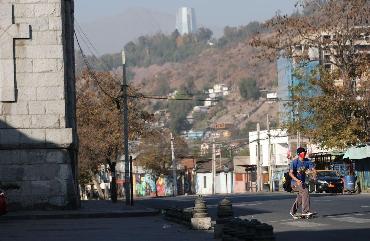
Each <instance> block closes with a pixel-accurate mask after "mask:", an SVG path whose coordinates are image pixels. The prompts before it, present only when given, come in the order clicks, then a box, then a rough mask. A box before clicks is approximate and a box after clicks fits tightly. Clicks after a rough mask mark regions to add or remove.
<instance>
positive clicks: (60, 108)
mask: <svg viewBox="0 0 370 241" xmlns="http://www.w3.org/2000/svg"><path fill="white" fill-rule="evenodd" d="M65 109H66V106H65V102H64V101H63V100H55V101H45V110H46V114H60V115H65Z"/></svg>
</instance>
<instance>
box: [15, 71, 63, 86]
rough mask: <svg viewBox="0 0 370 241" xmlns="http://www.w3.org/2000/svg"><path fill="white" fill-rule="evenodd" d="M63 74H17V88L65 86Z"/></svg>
mask: <svg viewBox="0 0 370 241" xmlns="http://www.w3.org/2000/svg"><path fill="white" fill-rule="evenodd" d="M63 79H64V73H63V72H51V73H48V72H45V73H30V74H23V73H19V74H17V86H18V87H22V88H25V87H26V88H35V87H58V86H63Z"/></svg>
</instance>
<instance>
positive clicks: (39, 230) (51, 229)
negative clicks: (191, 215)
mask: <svg viewBox="0 0 370 241" xmlns="http://www.w3.org/2000/svg"><path fill="white" fill-rule="evenodd" d="M84 240H86V241H107V240H108V241H163V240H176V241H177V240H178V241H212V240H213V236H212V233H211V232H210V231H209V232H200V231H193V230H189V229H188V228H185V227H183V226H181V225H177V224H172V223H169V222H167V221H165V220H164V219H163V218H162V217H160V216H157V217H140V218H113V219H109V218H99V219H51V220H12V221H0V241H84Z"/></svg>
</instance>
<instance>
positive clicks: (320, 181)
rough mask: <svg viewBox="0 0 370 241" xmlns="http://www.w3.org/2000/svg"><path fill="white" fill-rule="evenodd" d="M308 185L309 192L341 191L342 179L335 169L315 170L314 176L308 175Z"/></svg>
mask: <svg viewBox="0 0 370 241" xmlns="http://www.w3.org/2000/svg"><path fill="white" fill-rule="evenodd" d="M308 187H309V191H310V192H317V193H322V192H330V193H342V192H343V179H342V177H341V176H340V175H339V173H338V172H337V171H335V170H317V171H316V178H313V177H312V175H310V178H309V182H308Z"/></svg>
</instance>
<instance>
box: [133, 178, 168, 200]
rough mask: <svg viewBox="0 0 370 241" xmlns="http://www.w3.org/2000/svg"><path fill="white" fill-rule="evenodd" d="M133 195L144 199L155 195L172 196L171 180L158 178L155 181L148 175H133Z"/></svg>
mask: <svg viewBox="0 0 370 241" xmlns="http://www.w3.org/2000/svg"><path fill="white" fill-rule="evenodd" d="M134 176H135V178H134V191H135V193H134V195H136V196H140V197H144V196H152V197H154V196H155V195H156V190H157V194H158V196H161V197H163V196H171V195H172V180H171V178H170V177H160V178H159V179H158V180H157V181H155V179H154V178H153V176H152V175H149V174H144V173H143V174H135V175H134Z"/></svg>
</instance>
